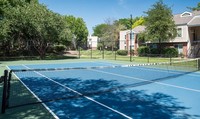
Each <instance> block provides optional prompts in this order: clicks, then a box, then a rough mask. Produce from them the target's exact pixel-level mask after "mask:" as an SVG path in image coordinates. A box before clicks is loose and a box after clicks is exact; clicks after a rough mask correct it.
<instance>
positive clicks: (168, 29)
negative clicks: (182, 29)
mask: <svg viewBox="0 0 200 119" xmlns="http://www.w3.org/2000/svg"><path fill="white" fill-rule="evenodd" d="M146 14H147V16H146V17H145V25H146V34H147V37H148V40H150V41H153V42H158V43H159V46H158V47H159V53H161V43H162V42H163V41H169V40H170V39H173V38H175V37H176V34H177V31H176V26H175V23H174V21H173V15H172V10H171V9H170V8H169V7H168V6H167V5H165V4H164V3H163V1H162V0H160V1H158V2H156V3H155V4H154V5H153V6H152V8H150V9H149V10H148V11H147V12H146Z"/></svg>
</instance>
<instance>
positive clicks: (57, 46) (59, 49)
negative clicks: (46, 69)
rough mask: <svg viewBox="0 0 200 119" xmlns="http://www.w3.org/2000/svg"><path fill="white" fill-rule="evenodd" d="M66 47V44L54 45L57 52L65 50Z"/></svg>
mask: <svg viewBox="0 0 200 119" xmlns="http://www.w3.org/2000/svg"><path fill="white" fill-rule="evenodd" d="M65 49H66V46H64V45H55V46H54V50H55V51H56V52H57V53H61V52H64V51H65Z"/></svg>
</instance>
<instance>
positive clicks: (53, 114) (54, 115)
mask: <svg viewBox="0 0 200 119" xmlns="http://www.w3.org/2000/svg"><path fill="white" fill-rule="evenodd" d="M7 68H8V69H9V70H10V68H9V67H8V66H7ZM13 74H14V76H15V77H16V78H17V79H18V80H19V81H20V82H21V83H22V85H23V86H24V87H26V88H27V90H28V91H29V92H30V93H31V94H32V95H33V96H34V97H35V98H36V99H37V100H38V101H39V102H42V101H41V99H40V98H39V97H38V96H37V95H35V94H34V93H33V92H32V91H31V90H30V89H29V88H28V87H27V86H26V85H25V84H24V83H23V82H22V81H21V80H20V78H19V77H18V76H17V75H16V74H15V73H13ZM41 104H42V105H43V106H44V107H45V108H46V109H47V110H48V111H49V113H50V114H52V116H53V117H54V118H55V119H59V118H58V116H57V115H56V114H55V113H54V112H53V111H52V110H51V109H50V108H49V107H48V106H47V105H46V104H44V103H41Z"/></svg>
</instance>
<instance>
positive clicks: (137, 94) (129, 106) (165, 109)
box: [50, 79, 200, 119]
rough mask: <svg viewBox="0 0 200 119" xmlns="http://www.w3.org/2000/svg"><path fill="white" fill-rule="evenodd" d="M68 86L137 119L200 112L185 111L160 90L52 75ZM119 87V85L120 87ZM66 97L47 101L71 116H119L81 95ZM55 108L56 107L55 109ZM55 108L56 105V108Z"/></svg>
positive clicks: (175, 116) (185, 115) (185, 108)
mask: <svg viewBox="0 0 200 119" xmlns="http://www.w3.org/2000/svg"><path fill="white" fill-rule="evenodd" d="M55 80H56V81H58V82H59V83H61V84H64V85H65V86H67V87H70V88H71V89H75V90H76V91H78V92H80V93H81V94H83V95H84V96H88V97H91V98H93V99H94V100H95V101H98V102H100V103H102V104H105V105H106V106H109V107H111V108H112V109H114V110H118V111H119V112H122V113H124V114H126V115H128V116H130V117H132V118H134V119H135V118H136V119H137V118H138V119H141V118H143V119H160V118H162V119H169V118H179V119H187V118H195V117H196V118H197V117H200V115H190V114H187V113H186V110H187V109H190V108H189V107H184V106H181V102H178V100H177V99H176V98H174V97H172V96H170V95H166V94H163V93H153V94H148V93H147V92H146V91H145V90H134V89H130V88H126V87H124V86H121V84H119V83H118V82H117V81H115V80H112V81H108V80H104V79H91V80H85V81H84V80H81V79H55ZM121 87H123V88H121ZM80 97H81V98H77V97H75V98H69V99H68V100H64V101H63V100H62V101H59V102H54V103H52V104H50V107H51V106H54V107H56V106H57V105H61V106H59V108H63V110H67V111H66V112H62V113H63V114H67V115H68V117H71V118H115V119H116V118H123V117H124V116H122V115H120V114H118V113H115V112H113V111H112V110H110V109H106V107H104V106H101V105H99V104H97V103H96V102H94V101H89V100H88V99H86V98H85V97H82V96H80ZM55 110H56V109H55ZM58 111H59V109H58Z"/></svg>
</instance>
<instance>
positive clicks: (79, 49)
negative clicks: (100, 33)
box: [78, 46, 81, 59]
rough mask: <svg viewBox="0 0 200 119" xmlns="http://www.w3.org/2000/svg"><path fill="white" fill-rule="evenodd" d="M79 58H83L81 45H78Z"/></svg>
mask: <svg viewBox="0 0 200 119" xmlns="http://www.w3.org/2000/svg"><path fill="white" fill-rule="evenodd" d="M78 58H79V59H81V48H80V46H79V47H78Z"/></svg>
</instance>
